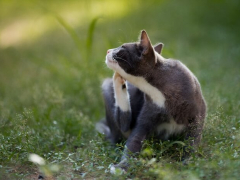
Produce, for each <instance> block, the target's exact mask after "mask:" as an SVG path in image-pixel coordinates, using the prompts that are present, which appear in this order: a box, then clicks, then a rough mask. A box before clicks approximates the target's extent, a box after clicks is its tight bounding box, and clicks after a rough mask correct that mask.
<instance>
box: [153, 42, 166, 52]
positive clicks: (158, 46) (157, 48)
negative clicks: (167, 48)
mask: <svg viewBox="0 0 240 180" xmlns="http://www.w3.org/2000/svg"><path fill="white" fill-rule="evenodd" d="M163 45H164V44H163V43H158V44H156V45H155V46H154V49H155V51H157V52H158V54H161V52H162V48H163Z"/></svg>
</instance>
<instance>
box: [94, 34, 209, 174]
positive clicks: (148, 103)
mask: <svg viewBox="0 0 240 180" xmlns="http://www.w3.org/2000/svg"><path fill="white" fill-rule="evenodd" d="M162 48H163V44H162V43H159V44H157V45H155V46H152V44H151V41H150V39H149V37H148V35H147V32H146V31H145V30H142V31H141V34H140V39H139V42H136V43H125V44H123V45H122V46H120V47H118V48H115V49H110V50H108V51H107V55H106V61H105V62H106V64H107V66H108V67H109V68H110V69H112V70H113V71H114V76H113V78H108V79H105V80H104V82H103V84H102V91H103V97H104V102H105V110H106V119H105V120H103V121H101V122H99V123H98V124H97V129H98V131H99V132H101V133H103V134H105V135H106V138H107V139H108V140H110V142H111V143H113V144H115V143H119V142H120V141H121V140H123V139H124V138H125V139H127V141H126V146H125V149H124V153H123V156H122V158H121V162H120V163H119V164H117V165H112V166H111V168H110V171H111V172H112V173H114V172H115V169H116V168H120V169H121V170H123V171H126V170H127V168H128V158H129V157H131V156H133V155H134V154H136V153H139V152H140V151H141V148H142V144H143V141H144V140H145V139H147V138H148V137H152V136H153V137H154V138H156V139H159V140H168V139H169V138H171V137H174V136H176V137H177V136H183V137H184V140H189V143H190V144H189V145H190V147H197V145H198V144H199V142H200V141H201V136H202V130H203V126H204V119H205V116H206V103H205V100H204V97H203V95H202V92H201V87H200V84H199V82H198V80H197V78H196V77H195V76H194V75H193V73H192V72H191V71H190V70H189V69H188V68H187V67H186V66H185V65H184V64H183V63H181V62H180V61H178V60H173V59H165V58H164V57H163V56H161V51H162ZM186 147H187V146H186ZM185 149H187V148H185ZM189 156H190V154H189V152H188V151H187V150H185V152H184V155H183V157H182V159H183V160H184V159H187V158H188V157H189Z"/></svg>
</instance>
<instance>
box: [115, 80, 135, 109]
mask: <svg viewBox="0 0 240 180" xmlns="http://www.w3.org/2000/svg"><path fill="white" fill-rule="evenodd" d="M114 98H115V102H116V104H115V105H116V106H117V107H119V108H120V109H121V110H122V111H123V112H126V111H130V110H131V106H130V98H129V94H128V92H127V89H126V88H125V89H122V84H116V82H114Z"/></svg>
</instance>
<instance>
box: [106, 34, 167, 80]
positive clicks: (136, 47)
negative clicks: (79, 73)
mask: <svg viewBox="0 0 240 180" xmlns="http://www.w3.org/2000/svg"><path fill="white" fill-rule="evenodd" d="M162 47H163V44H162V43H159V44H157V45H155V46H154V47H153V46H152V44H151V41H150V39H149V37H148V35H147V33H146V31H144V30H143V31H142V32H141V34H140V39H139V42H136V43H125V44H123V45H122V46H120V47H117V48H115V49H109V50H108V51H107V56H106V64H107V66H108V67H109V68H110V69H113V70H114V71H117V72H118V73H119V74H120V75H122V73H121V72H123V71H124V72H125V73H127V74H131V75H134V76H144V75H145V74H146V73H148V72H149V71H151V69H152V68H154V66H155V65H156V63H157V61H158V60H157V58H158V55H157V53H158V54H160V53H161V51H162Z"/></svg>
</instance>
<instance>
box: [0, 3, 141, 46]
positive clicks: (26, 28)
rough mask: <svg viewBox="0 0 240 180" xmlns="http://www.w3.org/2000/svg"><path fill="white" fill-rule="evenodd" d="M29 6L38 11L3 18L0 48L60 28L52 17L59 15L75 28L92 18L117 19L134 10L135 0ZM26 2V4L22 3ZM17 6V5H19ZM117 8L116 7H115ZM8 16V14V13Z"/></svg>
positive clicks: (25, 41) (31, 39) (35, 37)
mask: <svg viewBox="0 0 240 180" xmlns="http://www.w3.org/2000/svg"><path fill="white" fill-rule="evenodd" d="M29 4H30V7H29V8H33V9H35V10H36V12H37V13H35V14H33V12H30V14H32V15H27V14H25V12H22V14H21V15H20V16H18V17H15V18H12V19H11V20H10V21H8V22H6V21H4V20H3V21H4V23H3V25H2V27H1V28H0V37H1V39H0V47H2V48H3V47H8V46H15V45H23V44H25V43H32V42H35V41H37V40H38V39H39V38H41V36H42V35H44V34H45V33H47V32H49V31H53V30H55V29H57V28H59V24H58V23H57V20H56V18H55V17H59V18H61V19H63V20H64V21H66V22H68V23H69V24H70V25H71V27H73V28H77V27H80V26H84V25H86V24H88V23H89V21H90V20H91V19H92V18H94V17H99V16H101V17H102V18H103V21H104V17H108V19H109V17H110V19H111V18H119V17H122V16H123V15H125V14H126V13H128V12H130V11H131V10H133V9H135V8H136V6H137V4H136V3H130V4H131V7H130V4H129V3H127V1H111V0H102V1H94V2H91V1H69V2H68V3H67V5H66V3H64V2H55V3H53V2H44V3H41V2H37V3H36V4H33V3H29ZM23 5H25V4H23ZM12 6H13V7H15V6H20V7H21V3H18V2H17V1H16V5H15V4H13V3H10V5H8V4H7V2H5V3H2V6H1V7H5V8H9V9H13V7H12ZM20 7H19V8H20ZM116 7H117V8H116ZM10 15H11V14H10Z"/></svg>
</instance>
